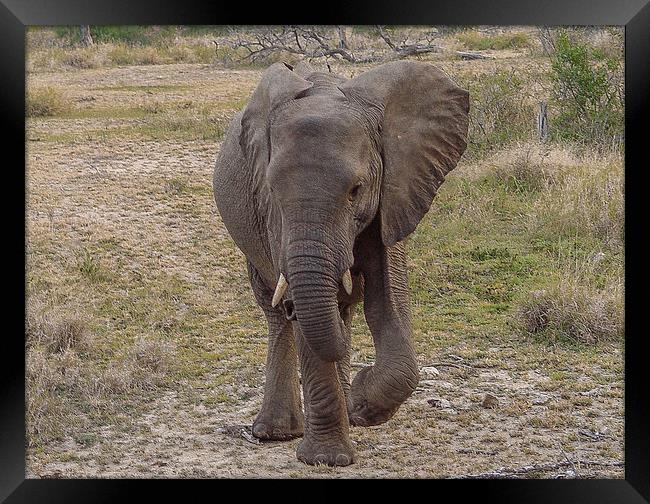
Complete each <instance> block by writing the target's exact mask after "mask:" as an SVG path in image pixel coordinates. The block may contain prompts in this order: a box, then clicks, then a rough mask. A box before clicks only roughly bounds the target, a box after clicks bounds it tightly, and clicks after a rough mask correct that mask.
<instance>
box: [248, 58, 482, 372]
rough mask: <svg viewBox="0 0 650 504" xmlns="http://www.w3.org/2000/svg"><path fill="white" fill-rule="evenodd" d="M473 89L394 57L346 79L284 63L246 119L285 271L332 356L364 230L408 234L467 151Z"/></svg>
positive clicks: (298, 306)
mask: <svg viewBox="0 0 650 504" xmlns="http://www.w3.org/2000/svg"><path fill="white" fill-rule="evenodd" d="M468 109H469V97H468V93H467V91H465V90H463V89H461V88H459V87H457V86H456V85H455V84H454V83H453V82H452V81H451V80H450V79H449V78H448V77H447V76H446V75H445V74H444V73H443V72H441V71H440V70H438V69H436V68H435V67H433V66H430V65H428V64H424V63H418V62H413V61H400V62H393V63H387V64H385V65H382V66H380V67H378V68H375V69H373V70H370V71H368V72H365V73H363V74H361V75H360V76H358V77H356V78H354V79H351V80H345V79H342V78H338V77H334V76H333V75H332V74H327V73H319V72H309V71H305V70H304V69H302V70H301V71H298V69H296V71H294V70H293V68H292V67H290V66H289V65H287V64H284V63H276V64H274V65H272V66H271V67H270V68H269V69H267V71H266V72H265V73H264V75H263V77H262V80H261V82H260V84H259V86H258V87H257V89H256V90H255V92H254V93H253V96H252V97H251V100H250V102H249V104H248V106H247V108H246V110H245V111H244V114H243V116H242V120H241V125H242V133H241V137H240V145H241V147H242V149H243V151H244V152H245V153H246V156H247V157H248V162H249V164H250V166H251V167H252V176H253V177H254V179H255V185H256V187H257V188H258V191H257V192H258V195H257V197H258V198H259V200H260V201H261V202H262V203H261V204H262V205H263V206H264V208H268V209H269V210H268V212H270V213H269V216H270V218H269V221H268V222H269V235H270V237H271V241H272V243H273V245H274V246H273V247H272V248H274V249H275V250H274V251H273V255H274V257H273V261H274V263H275V269H276V273H277V275H278V278H279V279H280V281H279V285H278V288H277V290H276V296H275V299H274V303H275V302H277V301H278V298H279V297H280V296H281V295H282V292H283V289H284V288H286V287H287V284H288V286H289V288H290V293H291V297H292V300H293V303H294V309H295V315H296V317H297V322H298V324H299V325H300V329H301V331H302V333H303V334H304V336H305V338H306V340H307V342H308V343H309V345H310V347H311V349H312V350H313V351H314V352H315V353H316V354H317V355H318V356H319V357H320V358H322V359H323V360H326V361H335V360H339V359H340V358H341V357H342V355H343V352H344V350H345V343H344V338H343V326H342V321H341V318H340V316H339V311H338V302H337V296H338V295H339V294H340V292H342V287H343V288H345V290H348V289H349V287H350V286H349V269H350V267H351V266H352V265H353V263H354V257H353V246H354V243H355V239H356V237H357V236H358V235H359V234H360V233H361V232H362V231H363V230H364V229H365V228H366V227H367V226H368V225H369V224H370V223H371V222H372V221H373V219H375V218H377V219H378V220H379V227H380V230H381V240H382V241H383V244H384V245H386V246H391V245H393V244H395V243H396V242H398V241H400V240H402V239H404V238H405V237H406V236H408V235H409V234H410V233H411V232H412V231H413V230H414V229H415V227H416V226H417V224H418V222H419V221H420V220H421V219H422V217H423V216H424V214H425V213H426V212H427V211H428V209H429V207H430V205H431V201H432V199H433V197H434V195H435V193H436V190H437V189H438V187H439V186H440V184H441V183H442V182H443V179H444V177H445V175H446V174H447V173H448V172H449V171H450V170H451V169H453V168H454V167H455V166H456V164H457V162H458V160H459V158H460V157H461V155H462V154H463V152H464V150H465V147H466V137H467V125H468Z"/></svg>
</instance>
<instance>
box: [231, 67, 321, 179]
mask: <svg viewBox="0 0 650 504" xmlns="http://www.w3.org/2000/svg"><path fill="white" fill-rule="evenodd" d="M312 86H313V83H312V82H309V81H306V80H305V79H304V78H302V77H301V76H299V75H297V74H296V73H295V72H293V67H291V66H290V65H288V64H286V63H274V64H273V65H271V66H270V67H269V68H267V69H266V71H265V72H264V74H263V75H262V79H261V81H260V83H259V84H258V85H257V88H256V89H255V91H254V92H253V94H252V96H251V99H250V100H249V102H248V105H247V106H246V110H244V113H243V114H242V118H241V134H240V137H239V145H240V146H241V148H242V151H243V152H244V153H245V155H246V157H247V158H248V160H249V161H250V162H251V164H252V166H254V167H256V168H265V167H266V165H267V164H268V162H269V155H270V146H269V135H268V125H269V116H270V114H271V112H272V111H273V109H275V108H276V107H278V106H279V105H282V104H283V103H286V102H288V101H289V100H292V99H293V98H295V97H296V96H297V95H298V94H299V93H300V92H302V91H305V90H306V89H309V88H310V87H312Z"/></svg>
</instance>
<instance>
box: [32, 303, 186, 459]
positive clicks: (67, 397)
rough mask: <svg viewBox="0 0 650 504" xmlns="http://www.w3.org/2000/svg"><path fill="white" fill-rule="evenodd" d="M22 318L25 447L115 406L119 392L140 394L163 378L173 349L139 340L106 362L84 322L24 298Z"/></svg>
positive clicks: (79, 425)
mask: <svg viewBox="0 0 650 504" xmlns="http://www.w3.org/2000/svg"><path fill="white" fill-rule="evenodd" d="M27 313H28V319H27V333H26V336H27V339H26V341H27V346H28V350H27V391H28V392H27V426H28V429H27V431H28V432H27V434H28V445H29V446H36V447H42V446H43V445H44V444H45V443H48V442H52V441H54V440H57V439H61V438H62V437H63V436H64V435H65V434H66V433H70V432H79V431H83V430H84V428H86V427H87V426H88V425H90V424H92V423H93V422H97V420H98V418H101V417H103V416H105V415H113V414H114V413H115V412H116V411H118V410H119V409H121V406H119V404H118V402H117V401H116V399H117V397H118V396H119V395H121V394H143V393H144V392H146V391H151V390H154V389H155V388H156V387H157V386H158V385H160V384H161V383H162V382H163V379H164V377H165V372H166V369H167V366H168V363H169V360H170V359H171V358H172V357H173V347H172V346H171V345H170V344H169V343H164V342H160V341H151V340H146V339H143V338H139V339H138V340H137V341H136V342H135V343H134V344H133V345H132V346H131V347H130V348H129V349H128V350H127V352H125V353H123V354H115V355H113V356H112V357H111V358H110V359H109V362H108V363H107V364H103V363H102V358H103V357H105V356H106V353H105V351H103V350H102V346H101V344H100V343H99V342H98V341H97V340H96V339H95V338H93V336H92V335H91V332H90V329H89V327H88V323H87V322H86V321H84V320H83V319H82V318H79V316H78V315H70V314H65V313H63V311H62V310H61V309H60V308H57V307H47V305H45V304H44V303H39V302H37V301H30V303H29V305H28V310H27Z"/></svg>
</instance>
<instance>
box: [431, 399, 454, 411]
mask: <svg viewBox="0 0 650 504" xmlns="http://www.w3.org/2000/svg"><path fill="white" fill-rule="evenodd" d="M427 402H428V403H429V405H430V406H433V407H434V408H440V409H452V406H451V403H450V402H449V401H447V399H442V398H440V397H433V398H431V399H429V400H428V401H427Z"/></svg>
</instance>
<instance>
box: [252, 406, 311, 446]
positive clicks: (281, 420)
mask: <svg viewBox="0 0 650 504" xmlns="http://www.w3.org/2000/svg"><path fill="white" fill-rule="evenodd" d="M303 422H304V421H303V414H302V411H299V412H294V413H291V414H289V415H287V414H286V413H284V414H281V415H277V414H276V415H274V414H273V412H271V411H267V410H262V411H260V412H259V414H258V415H257V418H256V419H255V421H254V422H253V436H255V437H256V438H257V439H262V440H264V441H288V440H289V439H294V438H297V437H302V435H303V433H304V427H303Z"/></svg>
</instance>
